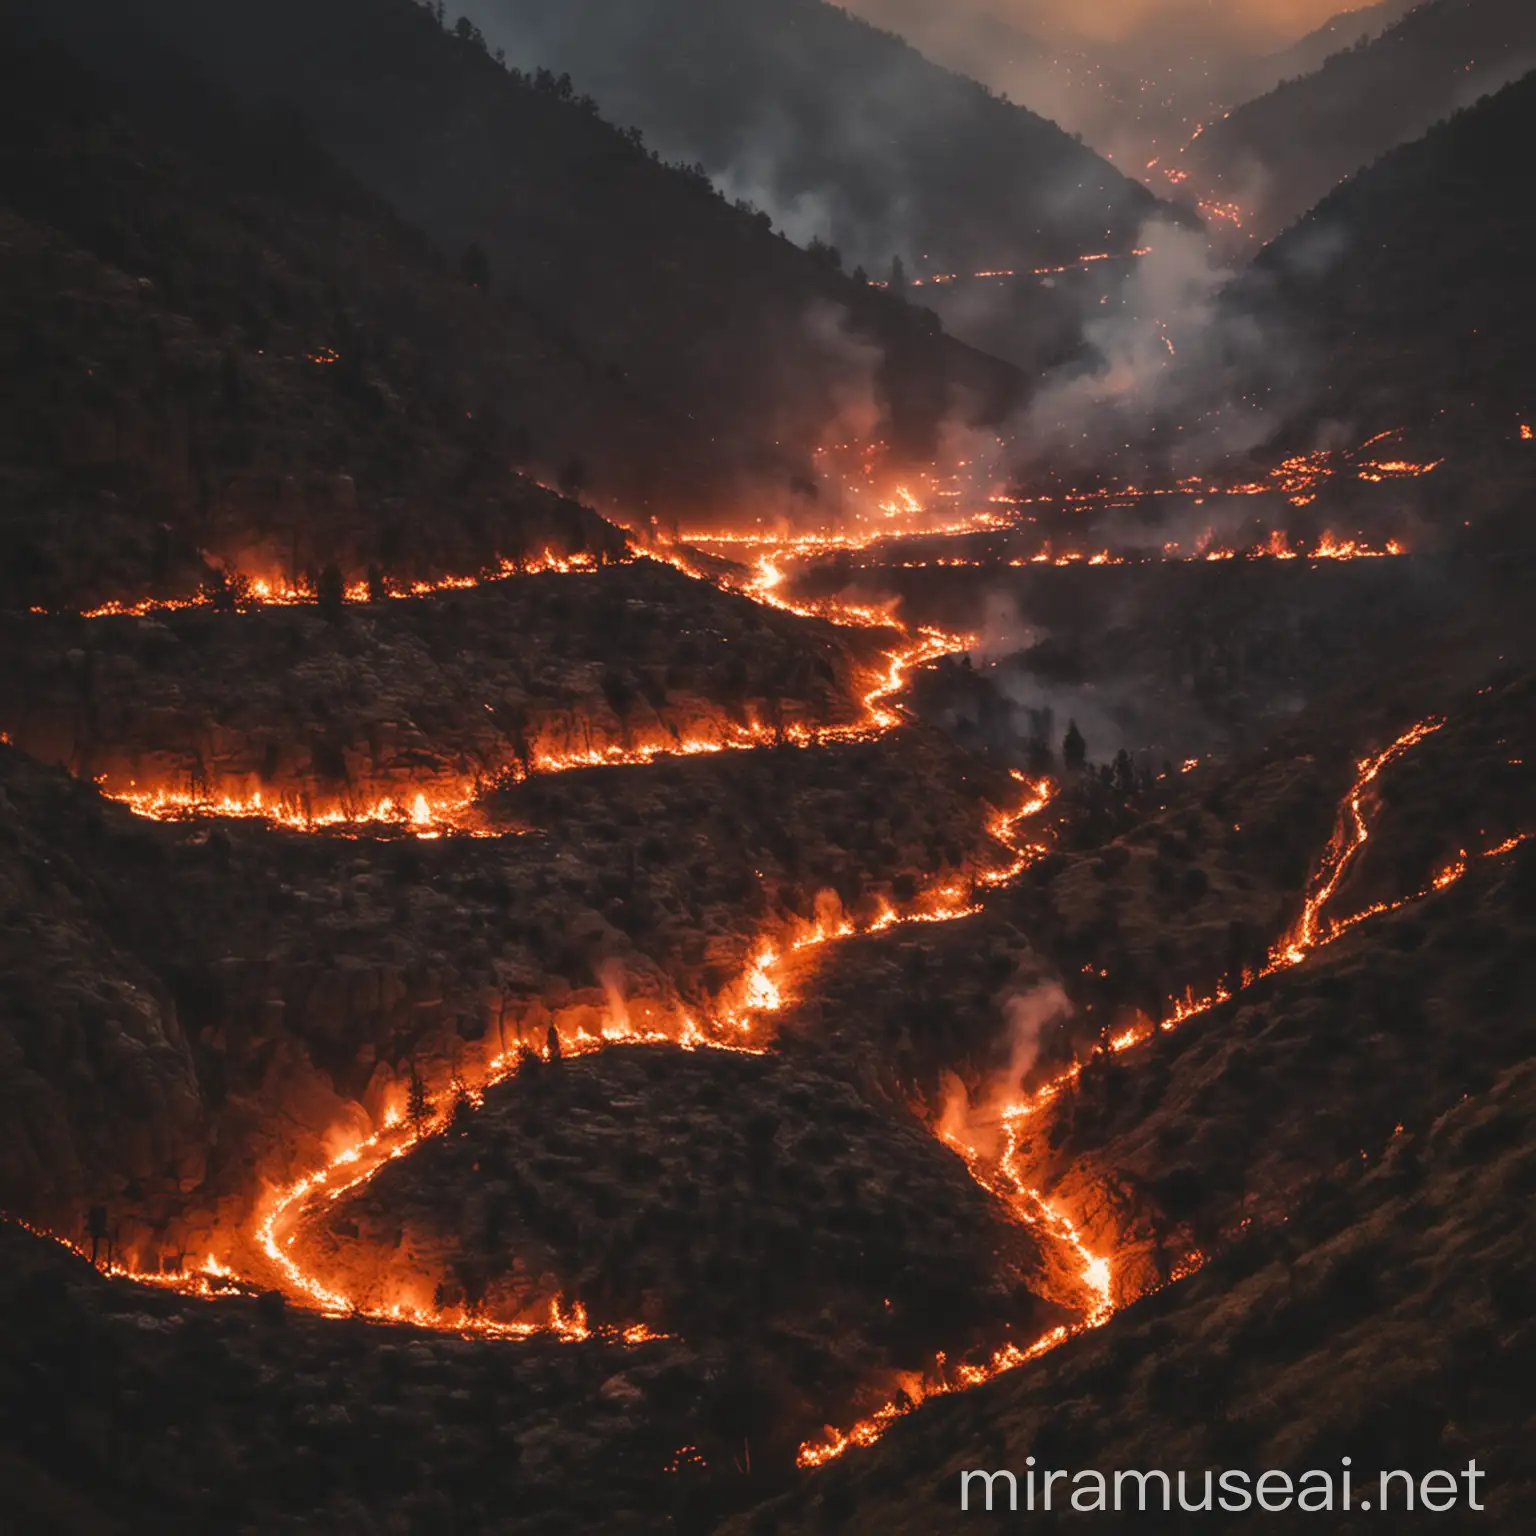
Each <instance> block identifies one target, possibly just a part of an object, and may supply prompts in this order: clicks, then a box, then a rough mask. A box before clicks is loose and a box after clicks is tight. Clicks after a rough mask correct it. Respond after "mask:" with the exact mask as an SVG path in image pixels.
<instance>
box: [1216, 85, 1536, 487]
mask: <svg viewBox="0 0 1536 1536" xmlns="http://www.w3.org/2000/svg"><path fill="white" fill-rule="evenodd" d="M1533 135H1536V73H1533V74H1530V75H1527V76H1526V77H1525V78H1524V79H1523V80H1521V81H1519V82H1517V83H1516V84H1514V85H1511V86H1509V87H1507V88H1506V89H1505V90H1503V91H1501V92H1500V93H1499V94H1498V95H1497V96H1495V97H1493V98H1492V99H1491V100H1488V101H1485V102H1482V103H1480V104H1479V105H1477V106H1475V107H1472V108H1470V109H1468V110H1467V111H1465V112H1462V113H1459V114H1458V115H1457V116H1455V117H1453V118H1452V119H1451V120H1450V121H1449V122H1446V123H1443V124H1441V125H1440V126H1439V127H1437V128H1435V129H1434V130H1433V131H1432V132H1431V133H1429V134H1428V135H1427V136H1426V137H1424V138H1423V139H1421V140H1419V141H1418V142H1416V143H1413V144H1408V145H1404V146H1403V147H1401V148H1399V149H1396V150H1394V151H1393V152H1392V153H1391V154H1389V155H1387V156H1386V157H1385V158H1383V159H1382V160H1381V161H1380V162H1379V163H1378V164H1376V165H1374V166H1373V167H1371V169H1370V170H1368V171H1365V172H1362V173H1361V174H1360V175H1359V176H1357V177H1355V178H1354V179H1353V180H1351V181H1349V182H1347V183H1345V185H1343V186H1342V187H1340V188H1339V189H1338V190H1337V191H1335V192H1334V193H1332V194H1331V195H1330V196H1329V197H1327V198H1325V199H1324V200H1323V202H1322V203H1321V204H1319V206H1318V207H1317V208H1316V209H1315V210H1314V211H1313V212H1312V213H1310V214H1309V215H1308V216H1307V217H1306V218H1305V219H1304V220H1302V221H1301V223H1299V224H1298V225H1296V227H1295V228H1293V229H1292V230H1290V231H1289V232H1287V234H1286V235H1284V236H1283V237H1282V238H1281V239H1280V240H1278V241H1276V242H1275V243H1274V244H1273V245H1272V246H1271V247H1270V248H1269V249H1268V250H1266V251H1265V252H1264V253H1263V254H1262V255H1261V256H1260V257H1259V258H1258V260H1257V261H1256V263H1255V264H1254V267H1253V268H1252V269H1251V270H1250V272H1249V273H1248V274H1247V276H1246V277H1245V279H1244V280H1243V281H1242V282H1241V283H1240V284H1239V285H1238V287H1237V289H1236V291H1235V292H1234V294H1233V295H1231V296H1230V302H1232V303H1233V304H1234V305H1235V306H1236V307H1238V308H1241V307H1246V306H1248V305H1250V304H1252V305H1264V306H1274V308H1275V312H1276V313H1277V318H1280V319H1282V320H1283V321H1284V323H1285V325H1286V326H1287V328H1288V329H1289V330H1290V331H1291V332H1292V334H1293V335H1296V336H1298V337H1307V338H1310V344H1311V349H1312V352H1313V354H1314V356H1315V357H1316V358H1317V359H1318V362H1319V367H1320V369H1321V374H1322V388H1321V391H1320V394H1319V396H1318V398H1317V399H1316V401H1315V404H1314V406H1313V408H1312V410H1311V412H1310V413H1309V414H1308V420H1309V421H1310V422H1312V423H1315V422H1317V421H1320V420H1321V421H1327V420H1336V421H1338V420H1345V421H1350V422H1353V423H1355V424H1356V425H1357V426H1359V427H1364V428H1369V429H1371V430H1372V431H1384V430H1386V429H1387V428H1389V427H1396V426H1403V425H1409V426H1413V427H1415V428H1417V429H1418V430H1419V432H1420V433H1421V434H1424V433H1432V434H1436V435H1437V438H1438V440H1439V441H1440V443H1441V445H1442V446H1447V445H1454V443H1455V441H1456V439H1457V437H1458V436H1459V435H1462V434H1470V435H1472V436H1475V438H1476V439H1477V440H1478V441H1480V442H1483V443H1490V442H1506V443H1510V444H1513V445H1514V447H1513V451H1515V452H1520V451H1521V450H1525V455H1526V456H1528V453H1529V449H1530V444H1529V443H1521V442H1520V441H1519V438H1520V430H1519V429H1520V427H1521V426H1522V424H1530V423H1531V422H1532V419H1533V416H1536V388H1533V386H1532V383H1531V372H1530V366H1529V356H1528V352H1527V345H1528V338H1529V337H1530V335H1531V334H1532V330H1533V328H1536V298H1533V295H1532V292H1531V286H1530V282H1529V272H1528V267H1529V260H1528V252H1529V251H1530V249H1531V244H1532V241H1533V240H1536V208H1533V206H1532V203H1531V201H1530V199H1529V198H1528V197H1524V196H1520V195H1516V194H1515V191H1514V189H1516V188H1519V187H1522V186H1528V185H1529V179H1530V173H1529V167H1528V166H1527V164H1526V158H1527V150H1526V146H1527V145H1529V144H1530V143H1531V142H1532V137H1533ZM1493 467H1494V466H1493V465H1492V464H1485V466H1484V468H1485V470H1492V469H1493ZM1482 478H1484V479H1486V478H1488V476H1487V474H1486V473H1485V474H1484V475H1483V476H1482Z"/></svg>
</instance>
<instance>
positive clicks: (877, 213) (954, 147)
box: [466, 0, 1155, 276]
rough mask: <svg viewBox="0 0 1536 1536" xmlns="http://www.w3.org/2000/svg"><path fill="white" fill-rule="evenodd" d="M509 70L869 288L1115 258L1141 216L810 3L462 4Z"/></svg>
mask: <svg viewBox="0 0 1536 1536" xmlns="http://www.w3.org/2000/svg"><path fill="white" fill-rule="evenodd" d="M466 8H467V10H468V11H469V14H470V16H471V17H472V19H473V20H475V21H477V22H479V23H480V25H482V26H483V27H484V28H485V31H486V34H487V36H488V37H490V38H491V40H492V41H493V42H497V43H500V44H503V45H504V46H505V47H506V48H507V50H508V52H509V53H510V54H511V55H512V56H513V57H514V58H516V59H518V60H519V61H527V62H530V63H539V64H545V65H548V66H549V67H550V68H552V69H555V70H569V71H570V72H571V73H572V74H573V75H574V76H575V78H576V80H577V82H578V84H579V85H580V86H581V88H582V89H584V90H590V91H592V92H593V93H594V94H595V95H596V96H597V98H598V100H599V101H601V102H602V104H603V107H604V109H605V111H608V112H609V113H611V114H612V115H614V116H616V117H617V118H619V119H620V120H624V121H634V122H637V123H638V124H639V125H640V126H641V127H642V128H643V129H644V130H645V132H646V133H647V134H648V135H649V136H651V137H652V138H654V139H656V140H657V141H658V142H659V143H660V144H661V145H662V147H663V149H664V150H665V151H667V152H668V153H679V154H682V155H683V156H684V157H685V158H687V159H689V160H693V159H698V160H700V161H701V162H702V163H703V165H704V167H705V169H706V170H707V171H708V172H709V173H710V174H711V175H712V176H715V177H717V178H719V179H720V180H722V181H723V182H724V183H725V184H726V185H727V186H729V187H732V188H733V189H735V190H736V191H737V192H738V193H740V194H742V195H744V196H747V197H750V198H752V199H753V200H755V201H757V202H759V203H762V204H763V206H765V207H766V208H768V209H769V210H770V211H771V212H773V213H774V214H775V215H776V217H777V219H778V221H779V222H780V223H782V224H783V225H784V226H785V227H787V228H788V229H790V230H791V232H792V233H794V234H795V235H796V236H797V237H798V238H802V239H809V238H811V237H812V236H817V237H820V238H822V239H824V240H829V241H830V242H831V243H832V244H833V245H835V246H837V247H838V248H839V249H840V250H842V251H843V252H844V253H845V254H846V255H847V256H848V257H849V259H850V260H856V261H860V262H863V263H865V264H867V265H869V266H870V267H871V268H872V269H876V270H878V271H879V273H880V275H882V276H883V275H884V271H885V269H886V268H887V267H888V266H889V264H890V260H891V257H892V256H893V255H900V256H901V257H902V258H903V259H904V260H905V261H906V262H907V263H908V264H909V265H914V264H915V265H916V266H918V267H919V268H920V269H921V270H923V271H937V272H951V271H962V272H964V271H976V270H978V269H987V268H996V267H1024V266H1044V265H1057V264H1059V263H1061V262H1065V261H1070V260H1072V259H1073V258H1075V257H1077V256H1079V255H1081V254H1083V253H1084V252H1086V251H1099V250H1104V249H1113V248H1116V247H1120V248H1128V247H1129V246H1130V245H1132V244H1134V237H1135V235H1136V233H1137V230H1138V228H1139V226H1140V224H1141V222H1142V221H1143V220H1144V219H1145V218H1146V217H1147V215H1148V214H1149V213H1150V212H1151V211H1152V210H1153V208H1154V207H1155V203H1154V200H1153V199H1152V198H1151V197H1150V196H1149V195H1148V194H1147V193H1146V192H1145V190H1144V189H1143V188H1141V187H1140V186H1138V185H1136V184H1134V183H1132V182H1129V181H1127V180H1126V179H1125V178H1124V177H1123V176H1121V175H1120V174H1119V173H1118V172H1117V171H1115V170H1114V169H1113V168H1112V167H1111V166H1109V165H1108V164H1106V163H1105V162H1104V161H1103V160H1101V159H1100V158H1099V157H1098V156H1097V155H1095V154H1094V153H1093V152H1092V151H1091V150H1088V149H1086V148H1084V147H1083V146H1082V145H1081V144H1080V143H1076V142H1074V141H1073V140H1072V139H1071V138H1070V137H1069V136H1068V135H1067V134H1065V133H1064V132H1062V131H1061V130H1060V129H1058V128H1057V127H1056V126H1055V125H1054V124H1052V123H1049V122H1047V121H1045V120H1044V119H1042V118H1040V117H1037V116H1036V115H1035V114H1034V113H1032V112H1030V111H1027V110H1025V109H1023V108H1020V107H1016V106H1013V105H1011V104H1009V103H1007V102H1006V101H1002V100H998V99H996V98H994V97H993V96H992V95H990V93H989V92H987V91H986V90H985V89H984V88H982V87H981V86H978V85H977V84H975V83H974V82H973V81H970V80H965V79H962V78H961V77H959V76H957V75H953V74H950V73H949V72H948V71H946V70H943V69H940V68H939V67H938V66H936V65H934V64H932V63H930V62H929V61H928V60H927V59H925V58H924V57H923V56H922V55H921V54H919V53H917V52H916V51H914V50H913V49H912V48H910V47H908V46H907V44H905V43H904V42H902V41H901V40H900V39H899V38H896V37H894V36H892V35H891V34H889V33H885V32H881V31H879V30H877V29H876V28H874V27H872V26H870V25H868V24H867V23H865V22H863V21H861V20H858V19H857V18H855V17H853V16H851V15H849V14H847V13H846V12H844V11H842V10H840V9H838V8H836V7H834V6H831V5H827V4H824V3H822V0H776V3H765V0H574V3H573V0H469V3H468V4H467V6H466Z"/></svg>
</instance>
